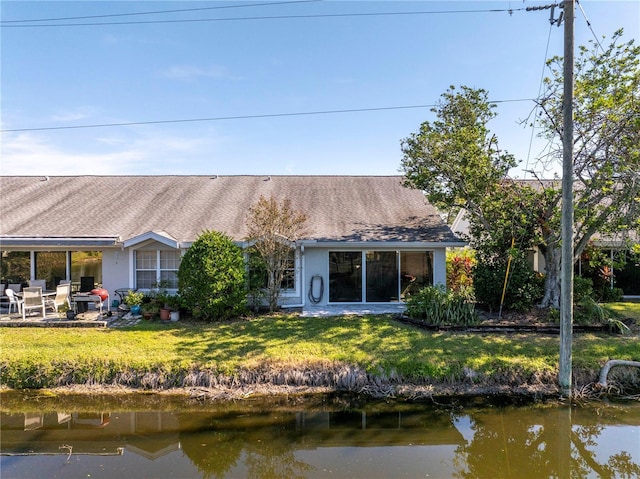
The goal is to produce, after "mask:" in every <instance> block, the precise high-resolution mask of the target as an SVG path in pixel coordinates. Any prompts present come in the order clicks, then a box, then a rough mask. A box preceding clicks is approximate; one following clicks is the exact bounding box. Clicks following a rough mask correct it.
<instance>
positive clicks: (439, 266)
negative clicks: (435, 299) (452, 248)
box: [431, 248, 447, 286]
mask: <svg viewBox="0 0 640 479" xmlns="http://www.w3.org/2000/svg"><path fill="white" fill-rule="evenodd" d="M431 251H433V284H443V285H445V286H446V285H447V249H446V248H433V249H432V250H431Z"/></svg>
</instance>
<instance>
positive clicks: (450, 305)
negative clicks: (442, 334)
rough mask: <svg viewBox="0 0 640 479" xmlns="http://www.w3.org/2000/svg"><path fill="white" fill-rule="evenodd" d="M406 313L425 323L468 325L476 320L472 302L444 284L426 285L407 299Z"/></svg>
mask: <svg viewBox="0 0 640 479" xmlns="http://www.w3.org/2000/svg"><path fill="white" fill-rule="evenodd" d="M407 314H408V315H409V316H410V317H411V318H415V319H421V320H423V321H424V322H425V323H427V324H436V325H445V324H446V325H470V324H474V323H476V322H477V321H478V316H477V314H476V310H475V305H474V303H473V302H472V301H471V300H470V299H469V298H468V296H465V295H464V294H462V293H458V292H455V291H446V290H445V288H444V286H442V285H439V286H427V287H426V288H423V289H421V290H420V291H418V292H417V293H415V294H412V295H411V297H410V298H409V299H408V300H407Z"/></svg>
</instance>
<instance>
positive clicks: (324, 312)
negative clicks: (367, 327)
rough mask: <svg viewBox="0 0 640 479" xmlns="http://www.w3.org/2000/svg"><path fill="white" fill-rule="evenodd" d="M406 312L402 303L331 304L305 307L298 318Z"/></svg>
mask: <svg viewBox="0 0 640 479" xmlns="http://www.w3.org/2000/svg"><path fill="white" fill-rule="evenodd" d="M405 310H406V305H405V304H404V303H381V304H374V303H368V304H332V305H327V306H313V305H306V306H305V307H304V308H303V309H302V312H301V313H300V316H301V317H303V318H321V317H327V316H365V315H368V314H402V313H404V312H405Z"/></svg>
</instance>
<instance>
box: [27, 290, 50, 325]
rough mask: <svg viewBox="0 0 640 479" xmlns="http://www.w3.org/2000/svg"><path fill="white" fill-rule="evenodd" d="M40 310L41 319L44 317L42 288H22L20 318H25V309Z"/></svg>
mask: <svg viewBox="0 0 640 479" xmlns="http://www.w3.org/2000/svg"><path fill="white" fill-rule="evenodd" d="M34 309H40V310H42V319H45V317H46V313H45V306H44V297H43V296H42V288H24V291H23V292H22V319H23V320H26V319H27V310H29V311H32V310H34Z"/></svg>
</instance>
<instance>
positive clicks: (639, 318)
mask: <svg viewBox="0 0 640 479" xmlns="http://www.w3.org/2000/svg"><path fill="white" fill-rule="evenodd" d="M602 307H603V308H604V309H606V310H609V311H611V312H612V313H613V314H614V316H615V317H616V318H618V319H625V318H632V319H635V321H636V323H638V324H640V303H604V304H603V305H602Z"/></svg>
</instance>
